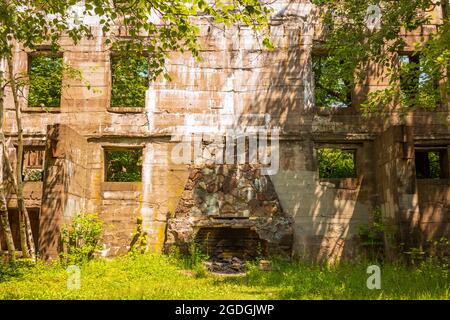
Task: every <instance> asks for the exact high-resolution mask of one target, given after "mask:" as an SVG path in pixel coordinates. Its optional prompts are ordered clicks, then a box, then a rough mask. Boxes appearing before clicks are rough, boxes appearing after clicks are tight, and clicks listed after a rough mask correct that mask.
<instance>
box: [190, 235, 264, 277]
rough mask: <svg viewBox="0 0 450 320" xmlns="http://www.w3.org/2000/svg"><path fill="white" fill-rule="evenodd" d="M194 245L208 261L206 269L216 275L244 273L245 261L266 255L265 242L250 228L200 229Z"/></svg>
mask: <svg viewBox="0 0 450 320" xmlns="http://www.w3.org/2000/svg"><path fill="white" fill-rule="evenodd" d="M195 243H196V245H197V247H198V248H199V250H200V251H201V252H203V253H204V254H206V255H207V256H208V257H209V259H210V261H209V262H208V263H206V267H207V269H209V270H210V271H213V272H218V273H240V272H244V271H245V261H249V260H254V259H256V258H257V257H259V256H266V255H267V241H264V240H262V239H260V238H259V236H258V234H257V233H256V232H255V231H254V230H252V229H250V228H229V227H210V228H201V229H200V230H199V231H198V232H197V235H196V237H195Z"/></svg>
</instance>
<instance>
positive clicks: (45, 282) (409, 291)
mask: <svg viewBox="0 0 450 320" xmlns="http://www.w3.org/2000/svg"><path fill="white" fill-rule="evenodd" d="M368 265H370V264H368V263H364V262H357V263H356V262H355V263H341V264H339V265H335V266H326V265H321V264H312V263H306V262H300V261H296V262H285V261H284V262H283V261H274V262H273V267H272V271H260V270H259V269H258V268H256V267H255V266H250V267H249V271H248V273H247V275H245V276H241V277H224V276H217V275H212V274H210V273H208V272H205V271H203V269H201V268H200V267H199V266H198V265H197V267H195V268H193V269H192V270H187V269H186V268H184V267H183V263H182V262H181V261H180V260H178V259H175V258H173V257H170V256H163V255H151V254H145V255H138V256H135V257H132V256H126V257H119V258H116V259H113V260H110V261H108V260H103V259H98V260H93V261H91V262H89V263H86V264H84V265H83V266H81V289H79V290H69V289H67V272H66V269H65V268H64V267H62V266H61V265H59V264H54V265H50V266H49V265H45V264H43V263H37V264H36V265H34V266H32V265H30V264H29V263H26V262H18V263H16V265H15V266H8V267H7V266H2V267H0V299H449V298H450V278H449V270H448V266H442V265H437V264H432V263H423V264H422V265H421V266H419V267H406V266H401V265H392V264H389V265H382V266H381V289H380V290H369V289H367V286H366V281H367V278H368V277H369V275H368V274H367V273H366V269H367V266H368Z"/></svg>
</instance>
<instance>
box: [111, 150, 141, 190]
mask: <svg viewBox="0 0 450 320" xmlns="http://www.w3.org/2000/svg"><path fill="white" fill-rule="evenodd" d="M105 163H106V166H105V178H106V181H110V182H138V181H141V179H142V149H121V150H105Z"/></svg>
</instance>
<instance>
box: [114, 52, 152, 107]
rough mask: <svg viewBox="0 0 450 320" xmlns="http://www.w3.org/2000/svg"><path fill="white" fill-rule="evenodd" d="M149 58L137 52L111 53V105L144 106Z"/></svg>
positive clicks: (147, 84)
mask: <svg viewBox="0 0 450 320" xmlns="http://www.w3.org/2000/svg"><path fill="white" fill-rule="evenodd" d="M148 87H149V59H148V57H147V56H144V55H138V54H133V53H130V54H120V55H118V54H115V55H111V107H114V108H144V107H145V94H146V91H147V89H148Z"/></svg>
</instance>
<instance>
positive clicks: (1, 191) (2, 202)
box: [0, 70, 16, 261]
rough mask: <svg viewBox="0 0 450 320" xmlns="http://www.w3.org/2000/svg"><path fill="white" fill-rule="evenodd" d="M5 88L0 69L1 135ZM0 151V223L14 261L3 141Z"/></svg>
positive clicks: (9, 254)
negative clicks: (6, 191) (6, 195)
mask: <svg viewBox="0 0 450 320" xmlns="http://www.w3.org/2000/svg"><path fill="white" fill-rule="evenodd" d="M4 94H5V90H4V87H3V71H2V70H0V134H1V135H2V136H3V103H4V98H3V97H4ZM0 144H1V150H2V153H1V154H0V225H1V227H2V229H3V235H4V237H5V242H6V247H7V249H8V256H9V261H14V260H15V257H16V248H15V247H14V240H13V237H12V232H11V226H10V224H9V217H8V207H7V203H6V197H5V187H4V186H5V184H4V179H3V177H4V174H3V163H4V161H3V160H4V159H3V158H4V157H3V147H4V145H3V141H2V142H0ZM0 249H1V248H0Z"/></svg>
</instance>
